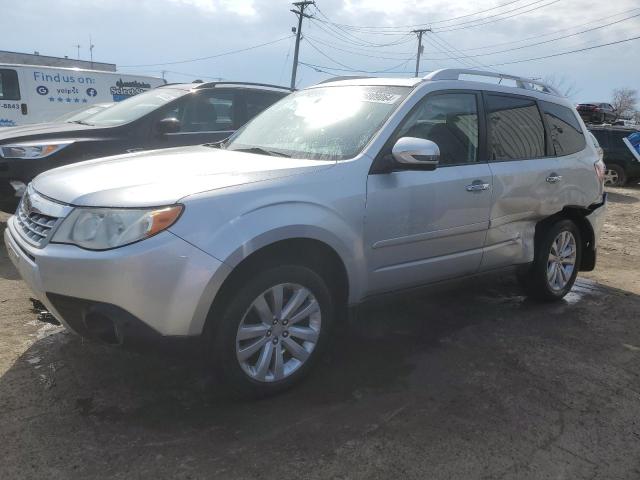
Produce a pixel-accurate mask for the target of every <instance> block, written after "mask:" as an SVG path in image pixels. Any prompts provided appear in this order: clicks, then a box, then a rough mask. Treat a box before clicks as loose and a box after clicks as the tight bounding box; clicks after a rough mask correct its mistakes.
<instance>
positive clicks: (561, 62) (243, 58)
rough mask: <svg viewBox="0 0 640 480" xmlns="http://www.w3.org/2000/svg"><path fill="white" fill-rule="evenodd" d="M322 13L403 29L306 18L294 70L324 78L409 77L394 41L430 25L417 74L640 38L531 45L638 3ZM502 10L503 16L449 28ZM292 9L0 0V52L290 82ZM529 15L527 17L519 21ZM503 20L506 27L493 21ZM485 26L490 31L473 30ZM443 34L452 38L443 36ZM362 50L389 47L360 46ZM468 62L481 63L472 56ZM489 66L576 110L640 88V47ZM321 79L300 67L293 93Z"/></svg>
mask: <svg viewBox="0 0 640 480" xmlns="http://www.w3.org/2000/svg"><path fill="white" fill-rule="evenodd" d="M317 4H318V6H319V7H320V10H321V12H322V13H324V15H326V17H322V15H321V13H320V12H318V11H317V10H315V9H313V8H311V9H310V10H309V11H310V13H312V14H313V15H314V16H315V17H316V18H317V19H318V20H320V21H322V20H325V18H329V19H330V20H331V21H333V22H336V23H340V24H346V25H358V26H376V27H377V26H386V27H398V30H393V29H388V30H385V32H386V33H393V35H391V34H388V35H381V34H370V33H367V32H366V31H362V30H346V33H345V30H336V28H335V27H332V26H329V25H327V24H326V23H321V22H319V21H317V20H305V23H304V25H303V33H304V34H307V35H308V37H307V39H306V41H303V43H302V45H301V52H300V60H301V61H303V62H305V63H308V64H313V65H316V66H318V67H320V69H321V70H322V69H325V70H327V71H330V72H331V73H332V74H335V75H339V74H341V70H330V68H336V69H343V68H345V67H346V68H347V69H354V70H362V71H365V72H366V71H369V72H372V71H381V70H389V71H392V72H406V74H405V75H412V74H413V70H414V68H415V53H414V52H415V50H416V48H417V39H415V37H410V36H406V37H405V36H402V35H403V34H400V35H398V33H399V31H400V30H403V31H405V30H406V31H407V32H408V31H409V30H410V28H409V27H406V28H403V27H404V26H407V25H414V24H426V23H428V22H432V23H431V26H432V27H433V29H434V31H435V30H437V29H440V30H441V32H440V33H433V34H426V36H425V40H426V42H425V52H424V55H423V60H422V65H421V70H423V69H424V70H432V69H437V68H443V67H453V66H457V67H464V66H465V65H474V66H477V65H478V64H484V65H494V64H501V63H505V62H512V61H518V60H523V59H528V58H533V57H541V56H545V55H552V54H556V53H560V52H564V51H568V50H574V49H579V48H585V47H589V46H593V45H598V44H602V43H608V42H612V41H617V40H621V39H625V38H630V37H634V36H638V35H640V16H637V17H635V18H632V19H629V20H626V21H622V22H620V23H617V24H615V25H611V26H608V27H605V28H600V29H596V30H593V31H591V32H588V33H585V34H581V35H576V36H572V37H570V38H565V39H561V40H557V41H551V42H548V43H545V44H542V45H537V46H528V47H527V45H528V44H531V43H538V42H543V41H547V40H553V39H555V38H556V37H559V36H565V35H570V34H572V33H575V32H579V31H581V30H586V29H592V28H594V27H598V26H600V25H604V24H607V23H611V22H616V21H618V20H621V19H623V18H625V17H629V16H632V15H638V14H640V1H639V0H615V1H613V0H610V1H608V2H606V1H602V0H555V1H553V0H538V1H537V2H536V1H534V0H520V1H512V0H511V1H510V0H475V1H469V0H413V1H412V0H317ZM500 5H504V6H503V7H501V8H496V9H493V10H490V11H487V12H485V13H482V14H479V15H474V16H466V17H463V18H459V19H457V20H450V19H452V18H454V17H460V16H464V15H468V14H473V13H475V12H478V11H481V10H487V9H491V8H493V7H496V6H500ZM527 5H529V6H527ZM545 5H546V6H545ZM290 7H291V4H290V2H288V1H281V0H137V1H131V0H99V1H98V0H56V1H55V2H52V1H49V0H19V1H17V0H0V11H2V33H3V34H2V42H1V43H0V49H3V50H11V51H19V52H33V51H36V50H37V51H39V52H40V53H41V54H43V55H54V56H64V55H68V56H70V57H73V58H75V57H76V55H77V51H76V48H75V47H74V45H76V44H78V43H79V44H80V45H81V50H80V57H81V58H83V59H87V58H88V57H89V52H88V45H89V35H91V36H92V38H93V43H94V44H95V49H94V59H95V60H97V61H105V62H112V63H116V64H117V65H118V68H119V70H121V71H123V72H125V71H126V72H132V73H134V72H135V73H144V74H150V75H157V76H159V75H160V71H161V70H163V69H164V70H167V73H166V78H167V79H168V80H169V81H190V80H193V79H194V78H202V79H204V80H207V79H210V78H216V77H221V78H224V79H225V80H245V81H257V82H265V83H278V84H288V83H289V78H290V73H291V62H292V58H293V38H286V37H291V27H292V26H293V25H295V23H296V18H295V16H294V15H293V13H291V12H290V11H289V9H290ZM634 8H635V10H633V11H630V10H632V9H634ZM527 10H531V11H529V12H528V13H523V12H526V11H527ZM509 12H511V13H509ZM625 12H626V13H625ZM496 15H497V16H496ZM507 16H510V17H511V18H505V19H502V20H500V21H497V22H495V21H494V20H496V19H497V18H501V17H507ZM447 20H448V21H447ZM484 22H491V23H487V24H486V25H481V26H475V27H473V28H468V27H472V26H473V25H476V24H477V23H484ZM461 27H465V28H461ZM454 28H456V29H457V30H454ZM447 29H449V30H454V31H448V32H447V31H444V30H447ZM554 32H557V33H554ZM278 39H282V40H280V41H278V42H276V43H273V44H271V45H268V46H264V47H260V48H256V49H254V50H250V51H247V52H243V53H239V54H235V55H229V56H224V57H219V58H214V59H208V60H201V61H196V62H190V63H180V64H174V65H166V66H144V67H142V66H141V67H125V66H126V65H142V64H154V63H163V62H172V61H179V60H184V59H191V58H199V57H205V56H211V55H215V54H217V53H224V52H227V51H230V50H236V49H242V48H245V47H250V46H252V45H257V44H261V43H266V42H271V41H274V40H278ZM507 42H508V43H507ZM390 43H398V44H397V45H388V44H390ZM369 44H377V45H380V44H387V46H379V47H373V46H367V47H365V46H364V45H369ZM493 45H496V46H493ZM314 46H315V47H316V48H317V49H318V50H320V51H321V52H322V53H320V52H318V51H317V50H315V49H314V48H313V47H314ZM523 46H524V47H525V48H520V49H518V50H513V51H509V52H502V53H495V54H493V55H483V54H485V53H490V52H497V51H503V50H508V49H512V48H514V47H523ZM480 47H486V48H480ZM453 49H457V51H458V52H460V51H461V52H462V53H456V51H455V50H453ZM345 50H346V51H345ZM443 52H444V53H443ZM323 53H324V55H323ZM470 55H483V56H475V57H471V58H469V56H470ZM453 56H458V57H461V56H466V58H462V59H457V60H455V59H451V58H450V57H453ZM447 57H449V58H447ZM318 67H316V68H318ZM494 68H495V69H498V70H501V71H505V72H508V73H514V74H518V75H523V76H528V77H549V76H552V77H555V78H556V79H557V80H563V81H564V82H565V84H566V85H575V88H574V91H575V93H574V94H573V95H572V98H573V99H574V100H575V101H581V100H584V101H595V100H603V101H606V100H609V98H610V96H611V90H612V89H613V88H615V87H623V86H628V87H632V88H638V89H640V40H635V41H632V42H628V43H624V44H619V45H613V46H608V47H604V48H599V49H596V50H591V51H586V52H582V53H577V54H573V55H567V56H559V57H555V58H551V59H545V60H537V61H528V62H525V63H516V64H510V65H504V66H499V67H494ZM394 75H397V76H398V75H402V74H401V73H394ZM328 76H330V75H328V74H326V73H322V72H318V71H316V70H314V69H312V68H311V67H308V66H300V67H299V71H298V80H299V82H298V86H306V85H309V84H312V83H315V82H318V81H320V80H322V79H324V78H327V77H328Z"/></svg>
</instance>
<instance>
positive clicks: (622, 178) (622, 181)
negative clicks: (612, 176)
mask: <svg viewBox="0 0 640 480" xmlns="http://www.w3.org/2000/svg"><path fill="white" fill-rule="evenodd" d="M607 170H613V171H614V172H615V173H616V175H617V181H615V182H609V183H605V185H606V186H607V187H624V186H625V185H626V184H627V180H628V179H627V172H625V171H624V168H622V167H621V166H620V165H616V164H615V163H612V164H610V165H607V166H606V167H605V177H606V173H607Z"/></svg>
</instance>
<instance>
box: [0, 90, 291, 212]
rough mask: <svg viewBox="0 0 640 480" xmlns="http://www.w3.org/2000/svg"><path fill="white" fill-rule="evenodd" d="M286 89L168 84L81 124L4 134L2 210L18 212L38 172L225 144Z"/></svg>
mask: <svg viewBox="0 0 640 480" xmlns="http://www.w3.org/2000/svg"><path fill="white" fill-rule="evenodd" d="M289 93H290V90H289V89H288V88H285V87H278V86H274V85H263V84H253V83H235V82H225V83H222V82H216V83H189V84H169V85H165V86H162V87H158V88H156V89H154V90H150V91H148V92H145V93H141V94H139V95H136V96H135V97H132V98H130V99H127V100H124V101H122V102H120V103H117V104H115V105H113V106H111V107H109V108H107V109H106V110H103V111H101V112H99V113H96V114H95V115H92V116H90V117H88V118H86V119H84V120H80V121H74V122H62V123H49V124H36V125H25V126H22V127H15V128H7V129H0V210H4V211H6V212H13V211H15V209H16V207H17V204H18V200H19V197H20V196H21V195H22V193H23V191H24V189H25V187H26V185H27V184H28V183H29V182H30V181H31V180H32V179H33V178H34V177H35V176H36V175H38V174H39V173H42V172H44V171H46V170H50V169H52V168H55V167H59V166H62V165H67V164H69V163H75V162H80V161H83V160H88V159H92V158H98V157H106V156H109V155H117V154H121V153H130V152H134V151H138V150H151V149H160V148H169V147H178V146H183V145H198V144H203V143H212V142H217V141H220V140H224V139H225V138H227V137H228V136H230V135H231V134H232V133H233V132H234V131H235V130H237V129H238V127H240V126H242V125H243V124H244V123H246V122H247V121H248V120H250V119H251V118H253V117H254V116H256V115H257V114H258V113H260V112H262V111H263V110H264V109H265V108H267V107H269V106H270V105H271V104H273V103H275V102H276V101H278V100H280V99H281V98H282V97H284V96H286V95H288V94H289Z"/></svg>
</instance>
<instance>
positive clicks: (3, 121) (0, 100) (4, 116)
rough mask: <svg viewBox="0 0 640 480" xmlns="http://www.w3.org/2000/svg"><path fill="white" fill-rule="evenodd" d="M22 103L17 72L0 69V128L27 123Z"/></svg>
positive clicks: (11, 69) (10, 69)
mask: <svg viewBox="0 0 640 480" xmlns="http://www.w3.org/2000/svg"><path fill="white" fill-rule="evenodd" d="M23 103H24V102H23V101H22V98H21V92H20V82H19V80H18V72H17V70H15V69H13V68H3V67H0V127H13V126H16V125H22V124H24V123H28V122H27V121H26V120H25V115H26V114H27V112H26V110H24V107H23Z"/></svg>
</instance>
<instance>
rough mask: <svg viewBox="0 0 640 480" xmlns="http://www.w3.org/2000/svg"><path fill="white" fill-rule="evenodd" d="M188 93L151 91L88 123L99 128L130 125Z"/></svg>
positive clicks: (119, 103) (125, 101)
mask: <svg viewBox="0 0 640 480" xmlns="http://www.w3.org/2000/svg"><path fill="white" fill-rule="evenodd" d="M187 93H189V92H188V90H179V89H172V88H163V89H160V90H150V91H148V92H144V93H140V94H138V95H136V96H134V97H131V98H127V99H126V100H123V101H122V102H118V103H116V104H115V105H112V106H111V107H109V108H107V109H105V110H103V111H102V112H99V113H96V114H95V115H92V116H91V117H90V118H89V119H88V120H87V122H86V123H87V124H89V125H95V126H98V127H110V126H112V125H122V124H124V123H129V122H132V121H134V120H137V119H138V118H140V117H142V116H144V115H146V114H147V113H149V112H152V111H153V110H155V109H157V108H159V107H161V106H162V105H166V104H167V103H169V102H170V101H172V100H175V99H176V98H178V97H181V96H183V95H185V94H187Z"/></svg>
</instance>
